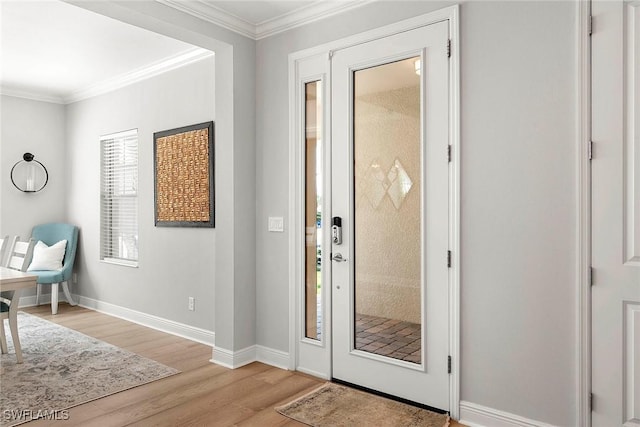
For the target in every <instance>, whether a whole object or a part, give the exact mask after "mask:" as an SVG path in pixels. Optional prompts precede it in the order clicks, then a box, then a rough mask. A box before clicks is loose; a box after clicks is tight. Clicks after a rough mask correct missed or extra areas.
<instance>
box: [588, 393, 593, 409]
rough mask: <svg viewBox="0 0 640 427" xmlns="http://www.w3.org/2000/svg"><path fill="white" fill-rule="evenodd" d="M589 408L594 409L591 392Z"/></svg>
mask: <svg viewBox="0 0 640 427" xmlns="http://www.w3.org/2000/svg"><path fill="white" fill-rule="evenodd" d="M589 409H591V410H592V411H593V393H589Z"/></svg>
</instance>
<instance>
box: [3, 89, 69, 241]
mask: <svg viewBox="0 0 640 427" xmlns="http://www.w3.org/2000/svg"><path fill="white" fill-rule="evenodd" d="M0 104H1V108H2V109H1V110H0V129H1V130H0V176H1V178H0V233H3V236H4V235H5V234H9V235H15V234H17V235H19V236H20V237H21V239H22V240H24V239H25V238H28V237H30V236H31V228H32V227H33V226H34V225H36V224H41V223H45V222H58V221H64V220H65V219H66V213H67V210H66V207H67V206H66V174H67V166H68V162H67V153H66V145H65V123H64V114H65V112H64V105H60V104H53V103H49V102H41V101H33V100H29V99H23V98H15V97H12V96H6V95H2V97H1V98H0ZM25 152H29V153H32V154H33V155H35V158H36V160H38V161H40V162H41V163H42V164H44V165H45V167H46V168H47V171H48V172H49V183H48V184H47V186H46V187H45V188H44V189H43V190H42V191H40V192H38V193H23V192H20V191H18V190H17V189H16V188H15V187H14V186H13V184H12V183H11V179H10V175H9V174H10V172H11V168H12V167H13V165H14V164H15V163H16V162H18V161H20V160H22V155H23V154H24V153H25Z"/></svg>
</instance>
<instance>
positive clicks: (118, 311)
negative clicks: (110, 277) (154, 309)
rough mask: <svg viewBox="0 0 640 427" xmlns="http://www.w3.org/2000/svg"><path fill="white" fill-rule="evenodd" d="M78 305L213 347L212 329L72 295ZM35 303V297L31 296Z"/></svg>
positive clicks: (214, 339) (214, 337)
mask: <svg viewBox="0 0 640 427" xmlns="http://www.w3.org/2000/svg"><path fill="white" fill-rule="evenodd" d="M73 298H75V299H76V301H79V305H80V306H81V307H84V308H88V309H91V310H95V311H99V312H101V313H105V314H108V315H109V316H114V317H119V318H121V319H124V320H128V321H130V322H134V323H137V324H139V325H142V326H147V327H149V328H152V329H157V330H158V331H162V332H167V333H169V334H173V335H177V336H179V337H182V338H187V339H189V340H192V341H196V342H199V343H202V344H206V345H209V346H211V347H213V346H214V345H215V341H216V334H215V332H213V331H208V330H206V329H202V328H197V327H195V326H190V325H185V324H184V323H179V322H174V321H173V320H168V319H163V318H162V317H158V316H153V315H151V314H146V313H142V312H140V311H136V310H131V309H129V308H125V307H120V306H118V305H115V304H110V303H108V302H102V301H98V300H95V299H92V298H87V297H83V296H79V295H73ZM33 301H34V303H35V297H33Z"/></svg>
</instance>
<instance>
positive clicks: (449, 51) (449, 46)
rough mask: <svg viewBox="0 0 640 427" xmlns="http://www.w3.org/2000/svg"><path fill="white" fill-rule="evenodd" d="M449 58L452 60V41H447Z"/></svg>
mask: <svg viewBox="0 0 640 427" xmlns="http://www.w3.org/2000/svg"><path fill="white" fill-rule="evenodd" d="M447 58H451V39H449V40H447Z"/></svg>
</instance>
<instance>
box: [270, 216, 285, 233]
mask: <svg viewBox="0 0 640 427" xmlns="http://www.w3.org/2000/svg"><path fill="white" fill-rule="evenodd" d="M269 231H273V232H276V233H282V232H284V219H283V218H282V217H281V216H270V217H269Z"/></svg>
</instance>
